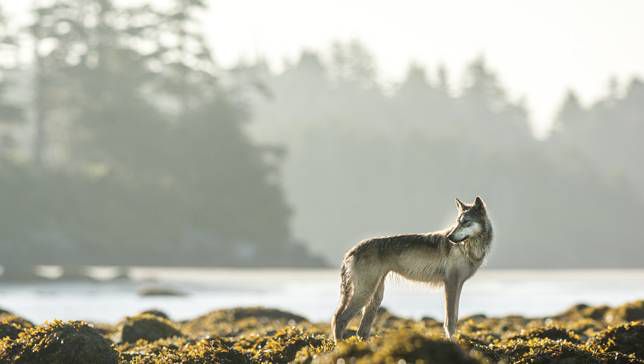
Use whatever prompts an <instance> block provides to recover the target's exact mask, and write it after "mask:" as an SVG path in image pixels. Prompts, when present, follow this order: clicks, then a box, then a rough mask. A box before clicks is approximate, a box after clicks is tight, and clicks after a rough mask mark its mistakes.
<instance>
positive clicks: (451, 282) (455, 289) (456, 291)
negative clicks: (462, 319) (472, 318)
mask: <svg viewBox="0 0 644 364" xmlns="http://www.w3.org/2000/svg"><path fill="white" fill-rule="evenodd" d="M463 283H464V281H463V280H462V279H460V278H459V277H456V276H455V277H450V278H448V279H446V280H445V322H444V323H443V327H444V328H445V335H446V336H447V338H448V339H450V340H451V339H452V336H453V335H454V332H456V322H457V321H458V301H459V299H460V297H461V289H462V288H463Z"/></svg>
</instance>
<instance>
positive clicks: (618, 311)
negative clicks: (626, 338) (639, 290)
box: [604, 300, 644, 325]
mask: <svg viewBox="0 0 644 364" xmlns="http://www.w3.org/2000/svg"><path fill="white" fill-rule="evenodd" d="M604 320H606V322H607V323H608V324H611V325H614V324H619V323H622V322H629V321H640V320H644V300H640V301H635V302H629V303H626V304H623V305H621V306H617V307H615V308H611V309H609V310H607V311H606V313H605V315H604Z"/></svg>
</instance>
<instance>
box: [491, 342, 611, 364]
mask: <svg viewBox="0 0 644 364" xmlns="http://www.w3.org/2000/svg"><path fill="white" fill-rule="evenodd" d="M493 350H494V351H496V352H497V355H498V358H500V359H501V360H502V361H504V362H509V363H516V364H527V363H569V364H595V363H596V364H599V363H607V360H606V358H605V357H603V356H599V355H596V354H594V353H592V352H591V351H589V350H586V349H585V348H584V347H582V346H579V345H576V344H573V343H571V342H569V341H565V340H552V339H529V340H525V339H511V340H506V341H503V342H500V343H498V344H497V345H494V348H493Z"/></svg>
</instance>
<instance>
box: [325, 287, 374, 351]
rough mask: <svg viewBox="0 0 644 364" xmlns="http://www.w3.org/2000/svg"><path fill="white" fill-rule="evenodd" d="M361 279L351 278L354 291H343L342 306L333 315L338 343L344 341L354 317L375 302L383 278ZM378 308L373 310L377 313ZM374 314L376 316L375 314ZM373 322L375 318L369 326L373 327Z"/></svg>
mask: <svg viewBox="0 0 644 364" xmlns="http://www.w3.org/2000/svg"><path fill="white" fill-rule="evenodd" d="M360 278H361V277H357V276H356V275H353V276H352V278H351V280H352V282H351V287H352V289H343V290H342V292H341V293H340V294H341V295H342V297H341V298H340V305H339V306H338V309H337V311H336V312H335V315H333V320H332V322H331V326H332V328H333V338H334V339H335V340H336V341H338V340H342V339H343V335H344V330H345V329H346V327H347V325H348V324H349V321H350V320H351V319H352V318H353V316H355V315H356V314H357V313H358V312H359V311H360V309H362V308H363V307H364V306H365V305H367V303H370V302H369V301H370V300H371V301H373V300H372V297H374V291H375V290H376V285H377V284H378V283H379V282H380V281H381V279H380V278H381V277H374V278H375V279H373V278H372V279H360ZM343 286H344V285H343ZM379 304H380V302H378V305H379ZM369 306H371V305H369ZM377 308H378V307H377V306H376V307H375V309H373V310H374V311H375V310H377ZM365 314H366V311H365ZM373 314H374V315H375V312H374V313H373ZM363 321H364V317H363ZM371 321H373V318H371V319H370V320H369V326H371ZM365 322H366V321H365ZM360 327H362V323H361V324H360ZM365 330H366V327H365ZM363 331H364V330H363ZM367 331H368V330H367Z"/></svg>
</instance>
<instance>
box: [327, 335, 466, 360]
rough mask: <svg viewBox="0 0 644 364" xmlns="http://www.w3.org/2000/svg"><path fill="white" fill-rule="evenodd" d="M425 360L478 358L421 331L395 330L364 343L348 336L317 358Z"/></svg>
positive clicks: (451, 343)
mask: <svg viewBox="0 0 644 364" xmlns="http://www.w3.org/2000/svg"><path fill="white" fill-rule="evenodd" d="M339 360H342V361H343V362H345V363H353V362H355V363H400V362H405V363H426V364H432V363H435V364H439V363H445V364H447V363H450V364H461V363H462V364H475V363H479V360H477V359H476V358H474V357H472V356H470V355H469V354H468V353H466V352H465V351H463V349H461V347H459V346H458V345H457V344H456V343H454V342H451V341H447V340H445V339H444V338H442V337H436V336H426V335H423V334H422V333H420V332H416V331H408V330H395V331H391V332H388V333H386V334H385V335H383V336H381V337H374V338H372V339H370V340H369V341H367V342H364V341H360V340H359V339H357V338H350V339H349V340H345V341H343V342H341V343H338V345H337V347H336V349H335V350H334V351H333V352H331V353H329V354H327V355H324V356H321V357H320V358H319V360H318V361H319V362H320V363H337V362H338V361H339Z"/></svg>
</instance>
